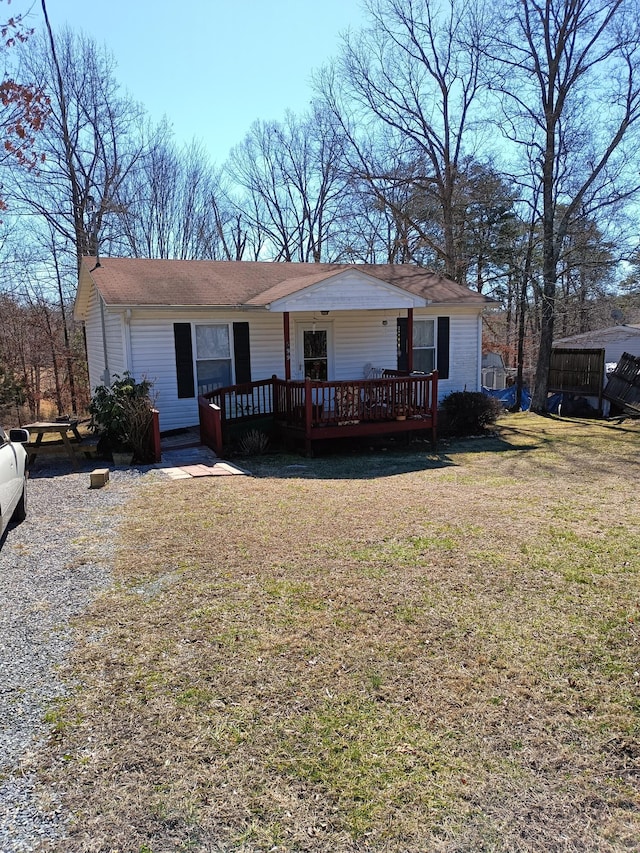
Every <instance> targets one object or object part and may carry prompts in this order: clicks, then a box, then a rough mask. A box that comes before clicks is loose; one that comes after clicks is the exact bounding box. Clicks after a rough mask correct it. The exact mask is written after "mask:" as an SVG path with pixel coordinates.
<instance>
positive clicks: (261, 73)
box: [16, 0, 363, 165]
mask: <svg viewBox="0 0 640 853" xmlns="http://www.w3.org/2000/svg"><path fill="white" fill-rule="evenodd" d="M16 5H17V4H16ZM47 10H48V13H49V20H50V21H51V24H52V26H53V28H54V30H55V29H57V28H61V27H63V26H64V25H65V24H68V25H69V26H70V27H71V28H72V29H74V30H76V31H83V32H84V33H85V34H86V35H88V36H91V37H92V38H94V39H95V40H96V41H97V42H98V43H99V44H105V45H106V46H107V47H108V48H109V50H110V51H111V52H112V53H113V55H114V56H115V59H116V62H117V66H118V69H117V76H118V80H119V81H120V83H121V85H122V86H123V87H124V88H125V89H126V90H127V91H128V92H129V93H130V94H131V95H132V96H133V97H134V98H135V99H136V100H138V101H140V102H141V103H142V104H144V106H145V107H146V109H147V111H148V112H149V113H150V115H151V116H152V117H153V118H154V119H155V120H158V121H159V120H160V119H161V118H162V116H163V115H164V114H166V115H167V117H168V118H169V120H170V122H171V124H172V125H173V128H174V131H175V134H176V139H177V140H179V141H185V142H189V141H191V140H192V139H193V138H196V139H201V140H202V141H203V142H205V144H206V146H207V148H208V150H209V152H210V154H211V157H212V160H213V161H214V162H215V163H217V164H219V165H220V164H221V163H222V162H223V161H224V160H225V159H226V156H227V154H228V152H229V149H230V148H231V146H233V145H235V144H236V143H238V142H240V141H241V140H242V138H243V137H244V135H245V134H246V132H247V131H248V129H249V126H250V125H251V123H252V122H253V121H254V120H255V119H280V118H282V117H283V115H284V112H285V110H286V109H287V108H289V109H291V110H293V111H294V112H296V113H300V112H303V111H304V110H305V108H306V106H307V105H308V103H309V101H310V99H311V97H312V89H311V86H310V83H309V80H310V77H311V74H312V72H313V71H314V70H315V69H317V68H318V67H320V66H321V65H322V64H324V63H325V62H327V61H328V60H329V59H330V58H331V57H333V56H334V55H335V54H336V53H337V51H338V45H339V35H340V33H342V32H344V31H345V30H347V29H349V28H351V29H356V30H357V29H358V28H359V27H360V26H361V25H362V22H363V18H362V9H361V4H360V0H181V2H180V0H171V2H169V0H48V2H47ZM31 20H32V21H33V24H32V25H34V26H36V27H37V28H38V29H39V28H40V26H41V13H40V4H39V3H35V4H34V6H33V16H32V19H31Z"/></svg>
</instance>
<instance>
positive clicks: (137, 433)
mask: <svg viewBox="0 0 640 853" xmlns="http://www.w3.org/2000/svg"><path fill="white" fill-rule="evenodd" d="M151 387H152V383H151V382H150V381H149V380H148V379H142V380H140V382H137V381H136V380H135V379H134V378H133V376H131V374H130V373H128V372H126V373H124V374H123V375H122V377H120V376H115V377H114V380H113V382H112V384H111V385H99V386H98V387H97V388H96V389H95V392H94V394H93V397H92V398H91V403H90V404H89V412H90V413H91V416H92V419H93V424H94V427H95V428H96V429H97V430H98V432H99V433H100V437H101V442H102V445H103V449H104V450H105V451H107V452H112V451H114V450H130V451H132V452H133V456H134V459H135V460H136V461H137V462H146V461H148V460H147V456H148V452H149V438H150V432H151V428H152V424H153V413H152V410H153V405H154V404H153V400H152V398H151Z"/></svg>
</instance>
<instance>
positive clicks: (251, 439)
mask: <svg viewBox="0 0 640 853" xmlns="http://www.w3.org/2000/svg"><path fill="white" fill-rule="evenodd" d="M239 446H240V452H241V453H244V454H246V455H247V456H259V455H260V454H261V453H265V452H266V450H267V447H268V446H269V436H268V435H266V433H264V432H262V431H261V430H259V429H252V430H249V432H245V434H244V435H243V436H242V438H241V439H240V443H239Z"/></svg>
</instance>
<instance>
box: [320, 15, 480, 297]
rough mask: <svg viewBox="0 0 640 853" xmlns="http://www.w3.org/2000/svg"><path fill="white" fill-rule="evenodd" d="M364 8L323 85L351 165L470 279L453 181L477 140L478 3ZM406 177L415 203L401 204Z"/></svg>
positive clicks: (454, 273)
mask: <svg viewBox="0 0 640 853" xmlns="http://www.w3.org/2000/svg"><path fill="white" fill-rule="evenodd" d="M366 8H367V10H368V12H369V15H370V18H371V26H370V27H369V28H368V29H366V30H365V31H364V32H362V33H358V34H356V35H353V36H352V35H348V36H346V37H345V39H344V42H343V47H342V52H341V55H340V58H339V60H338V62H337V63H336V64H334V65H333V67H331V68H329V69H325V71H324V72H323V73H322V74H321V75H320V77H319V80H318V86H319V89H320V91H321V92H322V94H323V97H324V98H325V99H326V101H327V103H328V104H329V106H330V108H331V109H332V111H333V113H334V115H335V117H336V120H337V121H338V122H339V123H340V125H341V128H342V131H343V133H344V135H345V137H346V138H347V139H348V140H349V142H350V146H349V148H348V149H347V153H348V155H349V161H350V165H351V167H352V169H353V170H354V172H355V173H356V174H359V175H360V176H361V177H362V178H364V179H366V180H367V181H368V182H369V184H370V186H371V187H372V188H373V190H374V192H375V193H376V195H377V197H378V198H379V199H380V201H381V202H383V203H385V204H387V205H389V206H390V208H391V209H392V210H394V212H395V214H396V215H397V216H398V217H400V216H402V217H404V218H405V219H406V220H407V227H408V228H409V229H410V230H412V231H415V232H417V234H418V235H419V243H420V245H421V247H422V248H423V249H425V250H427V251H428V252H429V253H430V254H431V255H432V257H433V258H434V259H435V260H436V264H441V265H442V266H443V268H444V271H445V272H446V273H447V274H448V275H449V276H451V277H452V278H454V279H455V280H457V281H460V282H464V281H465V278H466V262H465V258H464V252H463V250H462V247H461V227H460V222H459V221H458V219H457V218H456V190H457V186H458V182H459V180H460V177H461V165H462V160H463V157H464V156H465V154H466V155H469V154H471V152H472V148H473V145H474V144H475V142H476V139H475V135H474V134H473V133H472V131H473V129H474V128H473V109H474V107H475V105H476V102H477V99H478V96H479V94H480V91H481V84H480V67H481V62H482V60H483V54H482V52H481V51H480V49H479V38H478V35H477V31H478V29H479V28H481V27H482V13H481V10H480V7H479V6H476V5H474V3H472V2H463V0H446V2H441V3H425V2H418V0H370V2H368V3H367V4H366ZM390 152H393V154H392V156H391V162H393V164H394V167H393V169H392V170H390V169H389V168H388V165H389V153H390ZM403 186H405V187H410V188H411V198H412V204H411V205H409V206H407V207H398V205H397V201H396V200H397V198H398V197H400V198H401V197H402V196H403V195H404V193H403V192H401V189H402V187H403ZM434 225H437V228H434V227H433V226H434Z"/></svg>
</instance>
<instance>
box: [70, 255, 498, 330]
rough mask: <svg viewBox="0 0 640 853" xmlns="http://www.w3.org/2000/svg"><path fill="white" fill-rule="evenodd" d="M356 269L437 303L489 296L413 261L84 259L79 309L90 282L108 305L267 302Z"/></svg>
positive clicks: (475, 301)
mask: <svg viewBox="0 0 640 853" xmlns="http://www.w3.org/2000/svg"><path fill="white" fill-rule="evenodd" d="M349 270H352V271H356V272H361V273H364V274H366V275H367V276H371V277H373V278H377V279H379V280H380V281H382V282H384V283H386V284H389V285H392V286H395V287H398V288H400V289H402V290H405V291H407V292H409V293H411V294H414V295H415V296H419V297H421V298H423V299H425V300H427V301H428V302H432V303H447V304H451V303H457V304H465V305H476V306H478V307H481V306H483V305H487V304H490V303H491V302H493V300H491V299H490V298H489V297H487V296H483V295H482V294H479V293H476V292H474V291H472V290H469V289H468V288H466V287H462V286H461V285H459V284H456V283H455V282H454V281H451V280H450V279H448V278H445V277H444V276H441V275H438V274H436V273H433V272H430V271H429V270H426V269H423V268H421V267H416V266H413V265H410V264H397V265H391V264H387V265H385V264H303V263H275V262H270V261H179V260H149V259H143V258H101V259H100V262H99V264H96V260H95V258H85V259H84V261H83V265H82V270H81V273H80V282H79V287H78V296H77V298H76V314H77V315H78V316H82V315H83V314H84V312H85V310H86V307H87V304H88V299H89V293H90V290H91V284H92V283H93V284H94V285H95V287H96V288H97V290H98V291H99V292H100V294H101V296H102V299H103V300H104V302H105V304H106V305H107V306H113V307H135V306H148V307H152V306H201V307H240V306H248V307H267V306H268V305H269V304H270V303H271V302H273V301H275V300H276V299H280V298H283V297H286V296H290V295H292V294H295V293H299V292H300V291H302V290H305V289H306V288H308V287H311V286H313V285H315V284H318V283H319V282H322V281H326V280H328V279H331V278H332V277H334V276H336V274H338V273H342V272H345V271H349Z"/></svg>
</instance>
